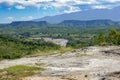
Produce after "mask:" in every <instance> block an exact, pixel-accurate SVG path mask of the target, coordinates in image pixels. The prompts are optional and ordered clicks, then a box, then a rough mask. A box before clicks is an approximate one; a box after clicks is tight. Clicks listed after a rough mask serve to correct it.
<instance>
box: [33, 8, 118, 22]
mask: <svg viewBox="0 0 120 80" xmlns="http://www.w3.org/2000/svg"><path fill="white" fill-rule="evenodd" d="M98 19H102V20H104V19H109V20H113V21H120V6H118V7H115V8H112V9H91V10H84V11H79V12H74V13H69V14H68V13H65V14H61V15H55V16H46V17H43V18H39V19H35V20H33V21H47V22H49V23H60V22H62V21H64V20H82V21H83V20H98Z"/></svg>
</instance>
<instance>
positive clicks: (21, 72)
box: [0, 65, 44, 80]
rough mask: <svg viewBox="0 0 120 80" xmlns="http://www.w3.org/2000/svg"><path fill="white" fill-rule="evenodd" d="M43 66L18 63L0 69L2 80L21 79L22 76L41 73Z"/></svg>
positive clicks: (0, 79) (0, 78)
mask: <svg viewBox="0 0 120 80" xmlns="http://www.w3.org/2000/svg"><path fill="white" fill-rule="evenodd" d="M41 70H44V69H43V68H41V67H35V66H24V65H17V66H12V67H9V68H6V69H3V70H0V80H20V78H22V77H27V76H32V75H35V74H41V73H40V71H41Z"/></svg>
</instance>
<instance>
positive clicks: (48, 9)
mask: <svg viewBox="0 0 120 80" xmlns="http://www.w3.org/2000/svg"><path fill="white" fill-rule="evenodd" d="M117 6H120V0H0V23H10V22H12V21H26V20H32V19H37V18H41V17H44V16H53V15H59V14H63V13H71V12H77V11H83V10H89V9H111V8H113V7H117Z"/></svg>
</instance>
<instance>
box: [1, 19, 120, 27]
mask: <svg viewBox="0 0 120 80" xmlns="http://www.w3.org/2000/svg"><path fill="white" fill-rule="evenodd" d="M0 26H9V27H51V26H53V27H55V26H64V27H101V26H102V27H104V26H105V27H111V26H120V22H118V21H112V20H107V19H106V20H87V21H81V20H64V21H62V22H60V23H58V24H50V23H48V22H47V21H37V22H36V21H16V22H12V23H10V24H4V25H0Z"/></svg>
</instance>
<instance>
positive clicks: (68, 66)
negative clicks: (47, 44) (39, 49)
mask: <svg viewBox="0 0 120 80" xmlns="http://www.w3.org/2000/svg"><path fill="white" fill-rule="evenodd" d="M41 63H44V64H45V65H44V66H43V67H44V68H45V70H44V71H42V76H38V75H35V76H30V77H25V78H22V79H23V80H120V47H119V46H104V47H98V46H91V47H87V48H81V49H77V50H73V51H70V52H67V53H65V54H63V55H50V56H38V57H30V58H21V59H16V60H3V61H0V69H3V68H7V67H10V66H14V65H32V66H38V65H39V64H41Z"/></svg>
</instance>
